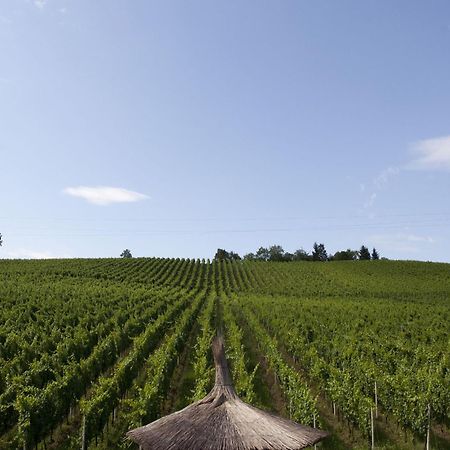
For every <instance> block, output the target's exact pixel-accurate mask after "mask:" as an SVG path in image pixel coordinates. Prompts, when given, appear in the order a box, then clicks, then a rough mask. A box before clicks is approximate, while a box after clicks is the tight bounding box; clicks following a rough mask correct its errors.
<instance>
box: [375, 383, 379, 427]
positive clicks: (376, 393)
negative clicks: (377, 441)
mask: <svg viewBox="0 0 450 450" xmlns="http://www.w3.org/2000/svg"><path fill="white" fill-rule="evenodd" d="M375 418H376V419H378V387H377V381H376V380H375Z"/></svg>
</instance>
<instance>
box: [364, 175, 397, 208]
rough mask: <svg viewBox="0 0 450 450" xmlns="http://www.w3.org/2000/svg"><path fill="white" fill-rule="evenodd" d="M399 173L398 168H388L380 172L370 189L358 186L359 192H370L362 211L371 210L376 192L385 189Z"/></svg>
mask: <svg viewBox="0 0 450 450" xmlns="http://www.w3.org/2000/svg"><path fill="white" fill-rule="evenodd" d="M399 173H400V169H399V168H398V167H388V168H387V169H384V170H382V171H381V172H380V173H379V174H378V175H377V176H376V177H375V178H374V179H373V180H372V183H371V185H370V189H369V188H368V187H367V186H366V185H360V192H362V193H365V192H366V191H368V192H370V193H369V194H368V196H367V198H366V200H365V201H364V204H363V207H364V209H369V208H371V207H372V206H373V205H374V203H375V200H376V198H377V192H379V191H382V190H383V189H385V188H386V187H387V186H388V184H389V182H390V181H391V180H392V178H394V177H395V176H397V175H398V174H399Z"/></svg>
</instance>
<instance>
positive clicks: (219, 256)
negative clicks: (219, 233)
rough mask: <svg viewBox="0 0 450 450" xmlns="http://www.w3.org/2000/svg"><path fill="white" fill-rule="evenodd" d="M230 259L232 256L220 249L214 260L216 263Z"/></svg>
mask: <svg viewBox="0 0 450 450" xmlns="http://www.w3.org/2000/svg"><path fill="white" fill-rule="evenodd" d="M229 258H230V254H229V253H228V252H227V251H226V250H224V249H223V248H218V249H217V252H216V254H215V255H214V259H215V260H216V261H223V260H225V259H229Z"/></svg>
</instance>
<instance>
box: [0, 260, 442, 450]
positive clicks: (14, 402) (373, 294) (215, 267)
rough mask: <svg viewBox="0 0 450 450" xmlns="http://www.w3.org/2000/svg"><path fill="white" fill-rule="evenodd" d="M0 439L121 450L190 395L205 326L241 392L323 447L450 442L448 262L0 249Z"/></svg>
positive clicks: (206, 380)
mask: <svg viewBox="0 0 450 450" xmlns="http://www.w3.org/2000/svg"><path fill="white" fill-rule="evenodd" d="M0 276H1V283H0V302H1V303H0V305H1V309H0V324H1V325H0V449H16V448H17V449H19V448H20V449H24V448H26V449H32V448H34V447H37V448H39V449H41V448H42V449H44V448H45V449H79V448H81V443H82V441H84V442H85V443H86V447H88V448H92V449H107V448H108V449H111V448H134V447H133V445H132V444H130V442H128V441H126V440H124V434H125V433H126V431H127V430H129V429H131V428H133V427H136V426H139V425H141V424H145V423H147V422H149V421H151V420H154V419H156V418H158V417H161V416H162V415H165V414H168V413H170V412H173V411H175V410H177V409H180V408H182V407H183V406H186V405H187V404H189V403H190V402H192V401H194V400H196V399H200V398H202V397H203V396H204V395H206V393H207V392H208V390H209V389H210V388H211V386H212V381H213V377H214V370H213V367H212V360H211V353H210V344H211V340H212V338H213V336H214V335H215V333H216V331H217V330H218V329H220V330H222V331H223V332H224V334H225V339H226V347H227V348H226V351H227V357H228V359H229V362H230V365H231V370H232V376H233V379H234V383H235V386H236V389H237V391H238V393H239V395H240V396H241V397H242V398H243V399H244V400H245V401H247V402H249V403H251V404H254V405H256V406H258V407H260V408H263V409H267V410H270V411H274V412H276V413H278V414H280V415H283V416H285V417H290V418H292V419H293V420H296V421H299V422H301V423H304V424H307V425H311V426H313V425H314V424H316V426H318V427H321V428H324V429H327V430H329V432H330V433H331V436H330V438H328V439H327V440H326V441H324V442H322V443H321V444H319V445H318V447H320V448H323V449H367V448H370V447H371V441H372V438H373V440H374V443H375V448H377V449H399V450H400V449H423V448H424V446H425V439H426V436H427V433H428V434H429V436H430V438H429V441H430V448H431V449H435V450H438V449H439V450H445V449H450V431H449V426H450V337H449V335H450V333H449V331H450V325H449V324H450V265H447V264H436V263H419V262H406V261H405V262H398V261H348V262H326V263H310V262H299V263H294V262H291V263H272V262H271V263H258V262H230V261H222V262H217V261H213V262H210V261H205V260H202V261H200V260H185V259H162V258H134V259H86V260H83V259H79V260H45V261H6V260H4V261H0Z"/></svg>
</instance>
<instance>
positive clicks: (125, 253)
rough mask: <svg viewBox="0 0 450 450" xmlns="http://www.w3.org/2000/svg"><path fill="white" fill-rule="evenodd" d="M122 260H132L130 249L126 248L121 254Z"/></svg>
mask: <svg viewBox="0 0 450 450" xmlns="http://www.w3.org/2000/svg"><path fill="white" fill-rule="evenodd" d="M120 257H121V258H132V257H133V255H132V254H131V250H129V249H128V248H126V249H125V250H124V251H123V252H122V253H121V254H120Z"/></svg>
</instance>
